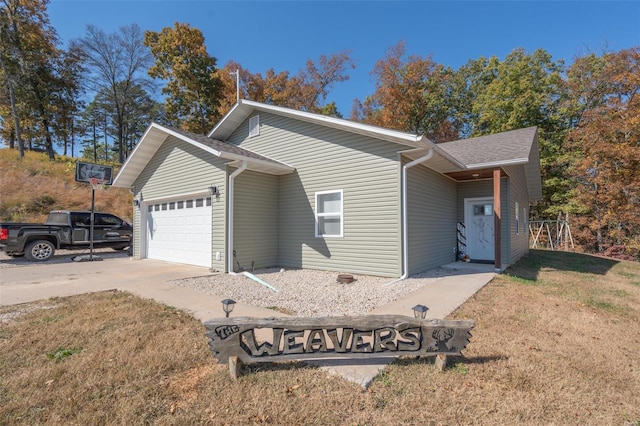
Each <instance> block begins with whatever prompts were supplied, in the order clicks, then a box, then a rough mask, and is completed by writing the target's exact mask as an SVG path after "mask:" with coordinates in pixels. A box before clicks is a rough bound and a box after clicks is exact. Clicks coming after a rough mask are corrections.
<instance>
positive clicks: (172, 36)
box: [144, 22, 222, 134]
mask: <svg viewBox="0 0 640 426" xmlns="http://www.w3.org/2000/svg"><path fill="white" fill-rule="evenodd" d="M144 44H145V45H146V46H147V47H149V48H150V49H151V54H152V55H153V57H154V59H155V63H154V64H153V65H152V66H151V68H149V71H148V72H149V75H150V76H151V77H152V78H156V79H162V80H165V81H166V82H167V83H166V86H165V87H164V88H163V89H162V93H164V94H165V95H167V98H166V101H165V107H166V118H167V120H168V121H169V123H170V124H171V125H173V126H176V127H181V128H183V129H185V130H188V131H191V132H195V133H203V134H204V133H207V132H208V131H210V130H211V129H212V128H213V126H214V125H215V123H216V122H217V120H218V119H219V118H220V114H219V113H218V106H219V105H220V97H221V93H222V83H221V82H220V79H219V77H218V76H217V74H216V70H217V68H216V62H217V60H216V58H214V57H213V56H211V55H209V54H208V53H207V48H206V46H205V44H204V36H203V35H202V31H200V30H199V29H197V28H192V27H190V26H189V24H181V23H179V22H176V23H175V24H174V27H173V28H169V27H166V28H163V29H162V31H160V32H159V33H158V32H154V31H146V32H145V36H144Z"/></svg>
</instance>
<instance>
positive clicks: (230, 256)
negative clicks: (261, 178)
mask: <svg viewBox="0 0 640 426" xmlns="http://www.w3.org/2000/svg"><path fill="white" fill-rule="evenodd" d="M246 168H247V162H246V161H242V164H240V167H238V169H236V171H234V172H233V173H231V174H230V175H229V195H228V197H227V200H228V202H229V220H227V227H228V230H227V238H228V240H227V272H228V273H229V274H234V272H233V198H234V194H233V192H234V185H233V183H234V180H235V178H236V176H238V175H239V174H240V173H242V172H244V171H245V169H246Z"/></svg>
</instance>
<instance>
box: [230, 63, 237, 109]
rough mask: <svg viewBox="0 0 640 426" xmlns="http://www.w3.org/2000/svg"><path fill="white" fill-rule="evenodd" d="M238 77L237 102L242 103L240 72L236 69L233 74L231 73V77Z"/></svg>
mask: <svg viewBox="0 0 640 426" xmlns="http://www.w3.org/2000/svg"><path fill="white" fill-rule="evenodd" d="M234 74H235V76H236V102H240V70H239V69H236V70H235V71H233V72H230V73H229V75H234Z"/></svg>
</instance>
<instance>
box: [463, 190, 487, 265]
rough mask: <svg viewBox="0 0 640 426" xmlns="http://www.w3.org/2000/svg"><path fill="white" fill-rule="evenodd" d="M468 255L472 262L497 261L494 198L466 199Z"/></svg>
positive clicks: (465, 215)
mask: <svg viewBox="0 0 640 426" xmlns="http://www.w3.org/2000/svg"><path fill="white" fill-rule="evenodd" d="M464 224H465V230H466V239H467V255H468V256H469V258H470V259H471V260H490V261H493V260H495V259H494V258H495V251H494V249H495V235H494V232H493V197H488V198H465V200H464Z"/></svg>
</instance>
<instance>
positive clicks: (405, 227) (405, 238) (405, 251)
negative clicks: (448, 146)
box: [384, 148, 433, 285]
mask: <svg viewBox="0 0 640 426" xmlns="http://www.w3.org/2000/svg"><path fill="white" fill-rule="evenodd" d="M431 157H433V148H429V152H427V154H426V155H424V156H422V157H420V158H417V159H415V160H413V161H411V162H409V163H407V164H405V165H404V166H402V269H403V272H402V275H401V276H400V278H398V279H396V280H393V281H391V282H388V283H386V284H384V285H389V284H393V283H397V282H398V281H402V280H405V279H407V277H408V276H409V223H408V222H409V221H408V216H409V215H408V213H407V210H408V208H407V205H408V203H407V171H408V170H409V169H410V168H411V167H413V166H416V165H418V164H420V163H424V162H425V161H427V160H429V159H430V158H431Z"/></svg>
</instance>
